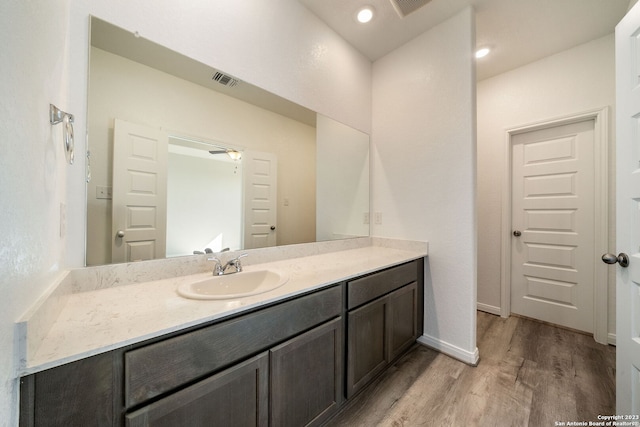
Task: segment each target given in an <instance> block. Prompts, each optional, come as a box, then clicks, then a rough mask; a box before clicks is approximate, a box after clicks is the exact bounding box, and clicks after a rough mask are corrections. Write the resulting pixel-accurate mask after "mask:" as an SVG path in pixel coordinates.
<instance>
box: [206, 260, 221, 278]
mask: <svg viewBox="0 0 640 427" xmlns="http://www.w3.org/2000/svg"><path fill="white" fill-rule="evenodd" d="M207 261H214V262H215V263H216V264H215V265H214V266H213V274H214V275H216V276H221V275H222V274H223V273H224V272H223V270H222V262H221V261H220V259H219V258H216V257H214V256H212V257H209V258H207Z"/></svg>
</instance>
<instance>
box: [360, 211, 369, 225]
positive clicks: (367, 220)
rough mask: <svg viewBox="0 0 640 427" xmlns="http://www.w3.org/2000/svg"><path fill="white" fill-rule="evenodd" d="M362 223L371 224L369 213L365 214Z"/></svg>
mask: <svg viewBox="0 0 640 427" xmlns="http://www.w3.org/2000/svg"><path fill="white" fill-rule="evenodd" d="M362 223H363V224H369V212H365V213H364V215H363V216H362Z"/></svg>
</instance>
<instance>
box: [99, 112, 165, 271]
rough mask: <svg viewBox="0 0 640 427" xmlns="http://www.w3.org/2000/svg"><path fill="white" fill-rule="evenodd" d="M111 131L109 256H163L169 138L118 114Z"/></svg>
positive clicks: (116, 258) (125, 258)
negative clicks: (111, 209)
mask: <svg viewBox="0 0 640 427" xmlns="http://www.w3.org/2000/svg"><path fill="white" fill-rule="evenodd" d="M113 133H114V136H113V219H112V229H111V230H112V239H113V240H112V245H111V248H112V250H111V258H112V259H111V261H112V262H130V261H142V260H149V259H155V258H164V257H165V251H166V250H165V248H166V228H167V157H168V137H167V135H166V133H164V132H162V131H161V130H160V129H153V128H149V127H146V126H142V125H138V124H135V123H129V122H126V121H124V120H119V119H116V121H115V126H114V132H113Z"/></svg>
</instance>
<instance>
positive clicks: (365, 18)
mask: <svg viewBox="0 0 640 427" xmlns="http://www.w3.org/2000/svg"><path fill="white" fill-rule="evenodd" d="M356 19H357V20H358V22H360V23H362V24H366V23H367V22H369V21H371V20H372V19H373V7H371V6H364V7H363V8H361V9H360V10H358V13H357V14H356Z"/></svg>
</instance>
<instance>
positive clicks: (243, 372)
mask: <svg viewBox="0 0 640 427" xmlns="http://www.w3.org/2000/svg"><path fill="white" fill-rule="evenodd" d="M268 369H269V353H267V352H265V353H262V354H261V355H258V356H256V357H253V358H251V359H249V360H247V361H245V362H242V363H239V364H238V365H235V366H233V367H231V368H229V369H226V370H224V371H222V372H220V373H218V374H216V375H214V376H212V377H209V378H207V379H205V380H202V381H200V382H199V383H197V384H195V385H192V386H190V387H187V388H185V389H184V390H181V391H179V392H177V393H174V394H172V395H170V396H168V397H166V398H164V399H161V400H159V401H158V402H155V403H152V404H151V405H148V406H145V407H144V408H142V409H140V410H138V411H135V412H133V413H131V414H128V415H127V416H126V425H127V426H131V427H134V426H136V427H137V426H154V427H164V426H166V427H205V426H206V427H210V426H234V427H235V426H266V425H267V424H268V399H269V397H268V392H269V384H268V381H269V374H268Z"/></svg>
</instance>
